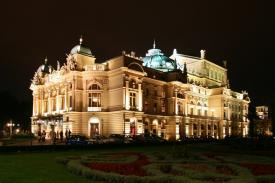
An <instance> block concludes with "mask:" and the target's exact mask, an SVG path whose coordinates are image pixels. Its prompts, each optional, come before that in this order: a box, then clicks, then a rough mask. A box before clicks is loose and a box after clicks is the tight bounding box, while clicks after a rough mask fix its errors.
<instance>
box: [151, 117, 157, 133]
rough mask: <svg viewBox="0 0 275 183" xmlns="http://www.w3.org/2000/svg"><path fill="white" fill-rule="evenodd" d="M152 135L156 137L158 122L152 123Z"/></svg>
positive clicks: (155, 120)
mask: <svg viewBox="0 0 275 183" xmlns="http://www.w3.org/2000/svg"><path fill="white" fill-rule="evenodd" d="M151 129H152V133H153V134H155V135H158V120H157V119H154V120H153V121H152V128H151Z"/></svg>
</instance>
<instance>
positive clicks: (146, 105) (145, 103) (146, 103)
mask: <svg viewBox="0 0 275 183" xmlns="http://www.w3.org/2000/svg"><path fill="white" fill-rule="evenodd" d="M147 110H148V102H147V101H144V111H145V112H147Z"/></svg>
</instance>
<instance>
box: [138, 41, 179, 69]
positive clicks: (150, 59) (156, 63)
mask: <svg viewBox="0 0 275 183" xmlns="http://www.w3.org/2000/svg"><path fill="white" fill-rule="evenodd" d="M142 60H143V65H144V66H146V67H150V68H152V69H156V70H159V71H162V72H169V71H173V70H175V69H176V63H175V61H174V60H172V59H170V58H168V57H166V56H165V55H164V54H163V53H162V52H161V50H160V49H156V44H155V42H154V45H153V49H150V50H148V53H147V54H146V56H145V57H143V58H142Z"/></svg>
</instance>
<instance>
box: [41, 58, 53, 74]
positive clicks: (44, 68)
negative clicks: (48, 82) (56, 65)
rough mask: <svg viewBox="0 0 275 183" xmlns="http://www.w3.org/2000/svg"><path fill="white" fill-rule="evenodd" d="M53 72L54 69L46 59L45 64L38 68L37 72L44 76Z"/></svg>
mask: <svg viewBox="0 0 275 183" xmlns="http://www.w3.org/2000/svg"><path fill="white" fill-rule="evenodd" d="M53 70H54V69H53V67H52V66H51V65H50V64H48V59H47V58H45V63H44V64H42V65H41V66H39V67H38V69H37V72H38V73H42V74H49V73H51V72H52V71H53Z"/></svg>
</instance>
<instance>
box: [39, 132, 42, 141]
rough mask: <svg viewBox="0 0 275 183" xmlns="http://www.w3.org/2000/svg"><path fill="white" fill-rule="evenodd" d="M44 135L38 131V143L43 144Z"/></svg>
mask: <svg viewBox="0 0 275 183" xmlns="http://www.w3.org/2000/svg"><path fill="white" fill-rule="evenodd" d="M41 136H42V134H41V131H40V130H39V131H38V142H41V140H42V137H41Z"/></svg>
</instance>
